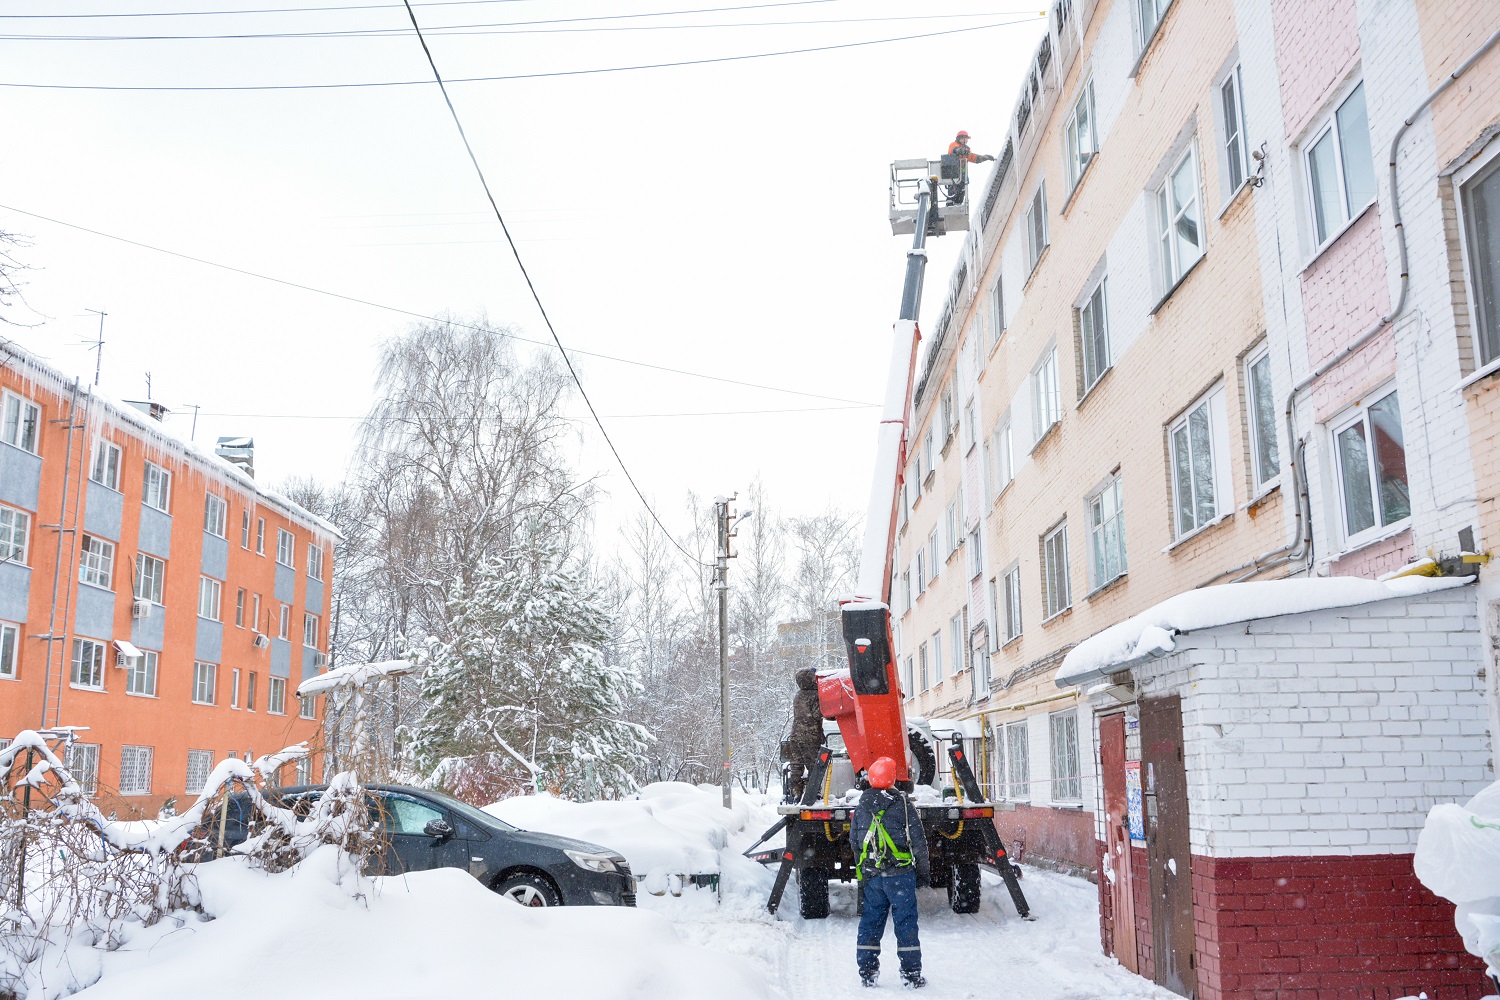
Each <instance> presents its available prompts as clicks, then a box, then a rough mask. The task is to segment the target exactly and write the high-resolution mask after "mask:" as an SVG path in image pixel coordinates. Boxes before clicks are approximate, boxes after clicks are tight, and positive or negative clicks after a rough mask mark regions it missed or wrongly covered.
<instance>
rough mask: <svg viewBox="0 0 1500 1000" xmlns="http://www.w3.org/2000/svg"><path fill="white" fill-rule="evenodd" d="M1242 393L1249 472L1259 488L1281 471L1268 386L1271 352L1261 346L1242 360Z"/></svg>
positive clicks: (1272, 397)
mask: <svg viewBox="0 0 1500 1000" xmlns="http://www.w3.org/2000/svg"><path fill="white" fill-rule="evenodd" d="M1245 394H1246V395H1247V396H1249V397H1250V399H1249V403H1250V406H1249V409H1250V474H1251V475H1252V476H1254V477H1255V488H1256V490H1257V491H1259V490H1260V489H1261V488H1262V487H1264V486H1265V485H1266V483H1268V482H1270V481H1271V480H1273V479H1275V478H1276V477H1277V476H1278V475H1279V474H1280V473H1281V457H1280V455H1278V454H1277V451H1276V394H1275V392H1274V391H1273V389H1272V386H1271V353H1270V351H1267V350H1262V351H1261V352H1260V353H1258V354H1252V355H1251V356H1250V357H1249V359H1247V360H1246V362H1245Z"/></svg>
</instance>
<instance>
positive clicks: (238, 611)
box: [234, 587, 245, 628]
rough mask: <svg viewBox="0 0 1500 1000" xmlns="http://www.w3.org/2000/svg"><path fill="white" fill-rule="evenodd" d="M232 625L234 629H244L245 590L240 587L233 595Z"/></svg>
mask: <svg viewBox="0 0 1500 1000" xmlns="http://www.w3.org/2000/svg"><path fill="white" fill-rule="evenodd" d="M234 625H235V628H244V627H245V588H244V587H241V588H239V589H238V590H236V591H235V593H234Z"/></svg>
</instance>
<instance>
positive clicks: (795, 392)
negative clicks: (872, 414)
mask: <svg viewBox="0 0 1500 1000" xmlns="http://www.w3.org/2000/svg"><path fill="white" fill-rule="evenodd" d="M0 209H3V210H5V211H7V212H15V213H16V214H18V215H24V216H27V217H28V218H32V219H40V220H41V221H43V222H50V223H52V224H53V225H57V226H64V227H66V228H68V229H74V230H77V231H78V232H81V233H88V234H89V235H91V236H99V237H102V238H104V239H107V240H114V241H116V242H118V243H124V244H126V245H128V246H133V247H140V248H141V249H142V250H150V251H153V252H155V253H160V254H166V255H167V256H169V257H176V258H178V259H179V260H188V261H192V262H193V263H195V264H203V265H205V266H207V267H216V268H219V269H220V270H223V271H230V272H232V273H234V274H241V275H244V276H246V277H248V278H257V279H259V280H261V281H269V282H272V283H273V284H277V285H285V286H286V287H288V288H296V289H299V290H301V291H304V292H312V293H313V294H315V295H326V296H328V297H329V298H333V299H342V300H343V301H345V302H353V303H355V304H356V305H362V306H369V307H370V308H372V309H383V310H385V311H386V312H392V313H396V314H397V315H400V316H410V317H411V318H413V319H421V320H427V321H428V322H432V323H451V324H452V325H453V326H456V327H459V328H460V329H465V330H479V329H484V328H482V327H478V326H474V325H473V324H470V323H461V322H459V321H457V320H453V319H448V318H445V317H442V316H432V315H429V314H427V313H420V312H415V311H413V310H411V309H402V308H401V307H400V306H392V305H387V304H385V303H383V302H373V301H371V300H370V299H362V298H359V297H358V296H356V295H345V294H344V293H343V292H333V291H329V290H328V289H326V288H318V287H316V286H314V285H304V284H302V283H301V282H298V281H291V280H289V279H287V278H277V277H274V276H272V275H269V274H261V273H259V272H257V271H247V270H246V269H244V268H242V267H235V266H234V265H232V264H221V263H219V262H218V261H214V260H208V259H206V258H203V257H194V256H193V255H192V254H187V253H180V252H178V251H176V250H168V249H166V248H165V247H158V246H152V245H151V244H150V243H142V242H140V241H139V240H132V239H127V238H126V237H124V236H116V235H114V234H113V233H106V232H103V231H102V230H98V229H90V228H88V227H87V226H80V225H78V224H77V223H73V222H64V221H63V220H62V219H54V218H52V217H50V216H46V215H42V214H40V213H38V212H28V211H26V209H24V208H16V207H15V206H13V205H4V204H0ZM502 335H503V336H506V337H509V338H510V339H511V340H515V341H519V342H521V343H523V344H535V345H537V346H538V347H547V348H551V347H552V346H553V345H552V344H551V343H550V342H548V341H545V340H534V339H532V338H530V337H523V336H521V335H520V334H516V333H502ZM568 350H569V351H570V352H571V353H573V354H578V355H581V356H583V357H590V358H599V359H600V360H601V361H613V362H616V363H617V364H622V365H633V366H635V367H637V368H649V369H651V370H653V371H659V372H667V373H669V374H672V375H685V376H687V377H689V378H701V379H706V380H708V381H711V382H723V383H725V384H727V385H738V386H743V387H745V388H747V389H763V390H766V391H767V392H780V393H785V394H786V395H789V396H805V397H807V398H809V399H826V400H828V401H830V402H834V403H852V404H854V405H856V406H872V405H879V404H872V403H866V402H864V401H863V400H858V399H846V398H844V397H842V396H828V395H824V394H823V393H819V392H803V391H802V390H800V389H786V388H783V387H781V386H775V385H764V384H762V383H759V382H746V381H743V380H741V379H733V378H726V377H725V376H722V375H708V374H705V373H703V372H695V371H689V370H687V369H685V368H672V367H670V366H668V365H658V364H652V363H651V362H649V361H636V360H634V359H632V358H622V357H619V356H618V355H614V354H600V353H599V352H597V351H585V350H582V349H581V348H577V347H572V348H569V349H568Z"/></svg>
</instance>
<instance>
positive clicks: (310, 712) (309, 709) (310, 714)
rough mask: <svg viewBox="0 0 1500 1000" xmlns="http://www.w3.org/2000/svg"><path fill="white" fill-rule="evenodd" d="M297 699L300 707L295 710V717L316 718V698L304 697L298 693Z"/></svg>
mask: <svg viewBox="0 0 1500 1000" xmlns="http://www.w3.org/2000/svg"><path fill="white" fill-rule="evenodd" d="M297 700H298V701H299V702H301V708H299V709H298V711H297V718H299V719H316V718H317V717H318V699H316V698H314V697H311V696H308V697H305V698H304V697H302V696H301V695H298V697H297Z"/></svg>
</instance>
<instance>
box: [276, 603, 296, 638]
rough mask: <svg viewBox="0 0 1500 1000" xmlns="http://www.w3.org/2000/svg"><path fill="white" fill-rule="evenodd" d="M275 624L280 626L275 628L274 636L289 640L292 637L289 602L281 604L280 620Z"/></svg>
mask: <svg viewBox="0 0 1500 1000" xmlns="http://www.w3.org/2000/svg"><path fill="white" fill-rule="evenodd" d="M277 624H278V625H279V626H280V627H279V628H278V629H277V632H276V638H278V639H286V640H288V641H290V640H291V638H292V606H291V605H290V604H283V605H282V606H281V621H280V622H278V623H277Z"/></svg>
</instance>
